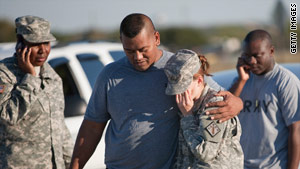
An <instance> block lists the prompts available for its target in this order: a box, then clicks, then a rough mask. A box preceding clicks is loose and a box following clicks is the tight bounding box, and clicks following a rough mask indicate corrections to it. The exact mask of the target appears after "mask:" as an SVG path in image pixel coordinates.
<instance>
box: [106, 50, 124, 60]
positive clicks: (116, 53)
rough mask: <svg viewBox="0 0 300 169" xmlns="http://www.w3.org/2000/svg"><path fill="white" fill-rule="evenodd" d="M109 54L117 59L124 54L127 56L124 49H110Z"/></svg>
mask: <svg viewBox="0 0 300 169" xmlns="http://www.w3.org/2000/svg"><path fill="white" fill-rule="evenodd" d="M109 54H110V55H111V56H112V58H113V59H114V60H115V61H116V60H119V59H121V58H123V57H124V56H126V54H125V52H124V51H122V50H115V51H110V52H109Z"/></svg>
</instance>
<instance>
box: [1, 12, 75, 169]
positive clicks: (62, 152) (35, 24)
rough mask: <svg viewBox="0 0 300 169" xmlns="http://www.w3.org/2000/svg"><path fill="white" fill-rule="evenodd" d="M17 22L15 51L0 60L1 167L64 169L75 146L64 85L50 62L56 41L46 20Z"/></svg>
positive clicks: (24, 18) (22, 18)
mask: <svg viewBox="0 0 300 169" xmlns="http://www.w3.org/2000/svg"><path fill="white" fill-rule="evenodd" d="M15 23H16V32H17V45H16V52H15V54H14V56H12V57H9V58H6V59H4V60H2V61H0V114H1V118H0V168H17V169H29V168H30V169H50V168H57V169H62V168H66V167H67V166H68V165H69V163H70V160H71V155H72V147H73V145H72V144H73V143H72V140H71V136H70V133H69V131H68V129H67V128H66V125H65V122H64V97H63V89H62V80H61V78H60V77H59V76H58V75H57V74H56V73H55V71H54V70H53V69H52V68H51V67H50V65H49V64H48V63H46V60H47V57H48V55H49V52H50V49H51V46H50V41H54V40H55V38H54V36H53V35H52V34H51V33H50V25H49V22H48V21H46V20H44V19H42V18H39V17H35V16H24V17H19V18H17V19H16V20H15Z"/></svg>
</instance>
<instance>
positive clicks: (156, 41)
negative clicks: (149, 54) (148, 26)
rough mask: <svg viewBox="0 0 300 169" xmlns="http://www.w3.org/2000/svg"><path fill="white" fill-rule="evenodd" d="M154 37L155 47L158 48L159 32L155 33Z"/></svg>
mask: <svg viewBox="0 0 300 169" xmlns="http://www.w3.org/2000/svg"><path fill="white" fill-rule="evenodd" d="M154 36H155V45H156V46H159V45H160V34H159V32H158V31H155V32H154Z"/></svg>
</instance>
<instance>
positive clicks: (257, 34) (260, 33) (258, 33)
mask: <svg viewBox="0 0 300 169" xmlns="http://www.w3.org/2000/svg"><path fill="white" fill-rule="evenodd" d="M258 39H260V40H267V41H268V43H269V45H272V37H271V35H270V34H269V33H268V32H267V31H265V30H262V29H257V30H253V31H251V32H249V33H248V34H247V35H246V37H245V39H244V42H245V43H246V44H249V43H250V42H253V41H255V40H258Z"/></svg>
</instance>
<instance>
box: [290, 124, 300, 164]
mask: <svg viewBox="0 0 300 169" xmlns="http://www.w3.org/2000/svg"><path fill="white" fill-rule="evenodd" d="M299 162H300V121H297V122H295V123H293V124H291V125H290V126H289V138H288V167H287V168H288V169H298V167H299Z"/></svg>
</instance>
